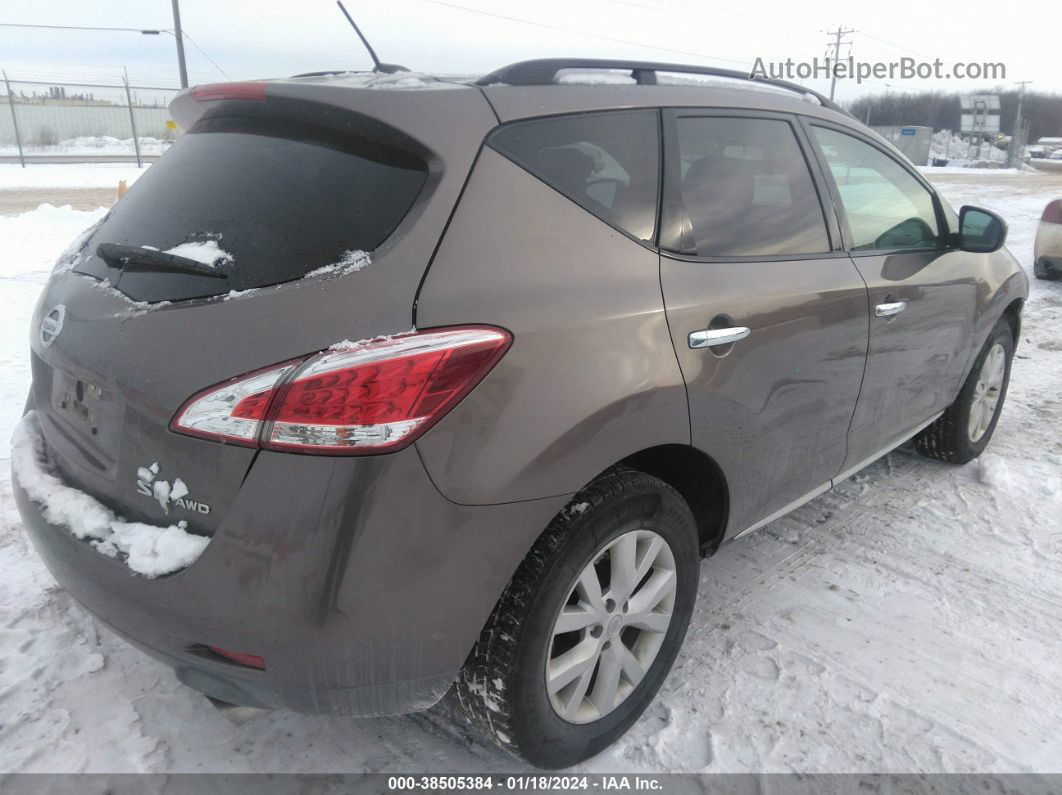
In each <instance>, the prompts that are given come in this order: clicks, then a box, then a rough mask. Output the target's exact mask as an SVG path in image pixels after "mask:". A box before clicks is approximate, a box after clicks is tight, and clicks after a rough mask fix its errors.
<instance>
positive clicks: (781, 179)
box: [668, 116, 830, 257]
mask: <svg viewBox="0 0 1062 795" xmlns="http://www.w3.org/2000/svg"><path fill="white" fill-rule="evenodd" d="M676 123H677V129H678V156H679V159H680V163H679V164H678V165H679V169H678V172H679V174H680V175H681V182H680V185H679V186H678V190H679V193H680V196H681V201H680V202H677V203H675V202H672V203H669V204H670V205H671V206H672V207H675V206H677V211H678V212H680V213H683V214H684V217H683V218H682V219H681V228H682V229H683V234H682V236H683V240H682V244H681V249H682V253H686V254H693V255H696V256H701V257H730V256H779V255H787V254H793V255H799V254H818V253H822V252H826V251H829V250H830V243H829V237H828V235H827V233H826V220H825V217H824V216H823V213H822V206H821V204H820V203H819V198H818V194H817V192H816V190H815V185H814V183H813V182H812V179H811V173H810V172H809V170H808V165H807V162H806V161H805V159H804V156H803V154H802V153H801V151H800V146H799V144H798V143H797V138H796V133H795V132H794V131H793V128H792V127H791V126H790V125H789V123H788V122H785V121H780V120H777V119H754V118H729V117H722V116H693V117H679V118H678V119H677V120H676ZM669 168H671V169H672V170H670V171H669V172H668V173H669V174H675V173H676V172H675V170H674V166H669ZM669 190H671V189H669Z"/></svg>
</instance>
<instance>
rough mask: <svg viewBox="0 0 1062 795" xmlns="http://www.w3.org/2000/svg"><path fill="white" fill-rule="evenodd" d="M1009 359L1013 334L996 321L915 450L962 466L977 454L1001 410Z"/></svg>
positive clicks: (983, 445)
mask: <svg viewBox="0 0 1062 795" xmlns="http://www.w3.org/2000/svg"><path fill="white" fill-rule="evenodd" d="M1013 357H1014V336H1013V333H1012V332H1011V330H1010V325H1009V324H1008V323H1007V322H1006V320H1000V321H999V323H998V324H996V327H995V328H994V329H993V330H992V333H991V334H990V335H989V337H988V340H987V342H985V345H984V347H983V348H982V349H981V352H980V353H979V354H978V356H977V359H976V360H975V361H974V365H973V368H971V370H970V375H969V376H967V378H966V383H964V384H963V387H962V390H961V391H960V392H959V396H958V397H957V398H956V399H955V402H954V403H952V404H951V405H950V406H949V407H948V409H947V410H946V411H945V412H944V414H942V415H941V417H940V418H939V419H938V420H937V421H936V422H934V423H933V424H932V425H930V426H929V427H928V428H926V429H925V430H924V431H922V432H921V433H920V434H919V435H918V436H916V437H915V447H916V448H917V449H918V451H919V452H921V453H922V454H923V455H926V456H928V457H930V458H935V459H937V460H938V461H946V462H948V463H951V464H965V463H967V462H968V461H972V460H973V459H974V458H976V457H977V456H979V455H981V453H982V452H984V449H985V448H986V447H987V446H988V442H989V440H990V439H991V438H992V433H993V432H994V431H995V429H996V423H997V422H998V421H999V414H1000V411H1002V409H1003V401H1004V400H1005V399H1006V396H1007V386H1008V385H1009V383H1010V363H1011V360H1012V359H1013Z"/></svg>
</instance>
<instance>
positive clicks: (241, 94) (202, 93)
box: [192, 83, 266, 102]
mask: <svg viewBox="0 0 1062 795" xmlns="http://www.w3.org/2000/svg"><path fill="white" fill-rule="evenodd" d="M265 91H266V84H265V83H206V84H204V85H201V86H196V87H195V88H193V89H192V97H193V98H195V99H197V100H198V101H200V102H211V101H213V100H217V99H247V100H251V101H254V102H264V101H265V98H266V97H265Z"/></svg>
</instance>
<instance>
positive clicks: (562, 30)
mask: <svg viewBox="0 0 1062 795" xmlns="http://www.w3.org/2000/svg"><path fill="white" fill-rule="evenodd" d="M421 2H422V3H430V4H432V5H437V6H444V7H446V8H455V9H457V10H459V11H467V12H468V13H470V14H480V15H482V16H485V17H494V18H495V19H504V20H506V21H508V22H518V23H520V24H521V25H532V26H534V27H536V28H544V29H546V30H553V31H558V32H560V33H571V34H573V35H575V36H585V37H586V38H590V39H601V40H602V41H610V42H612V43H614V44H627V45H630V46H633V47H644V48H645V49H649V50H659V51H660V52H671V53H675V54H676V55H691V56H693V57H694V58H707V59H708V60H711V61H725V62H727V63H735V64H739V65H740V66H744V67H748V66H749V64H748V62H747V61H738V60H736V59H734V58H719V57H718V56H715V55H707V54H705V53H703V52H692V51H690V50H677V49H674V48H672V47H659V46H657V45H655V44H643V43H642V42H640V41H631V40H630V39H617V38H613V37H612V36H602V35H601V34H598V33H586V32H585V31H581V30H572V29H571V28H562V27H560V26H558V25H550V24H547V23H545V22H535V21H533V20H530V19H521V18H520V17H510V16H507V15H505V14H495V13H494V12H492V11H483V10H482V9H479V8H468V7H467V6H461V5H457V4H456V3H447V2H444V0H421Z"/></svg>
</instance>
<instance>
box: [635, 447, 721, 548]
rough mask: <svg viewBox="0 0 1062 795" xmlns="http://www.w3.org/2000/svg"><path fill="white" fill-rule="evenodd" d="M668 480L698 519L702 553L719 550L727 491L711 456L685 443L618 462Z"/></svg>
mask: <svg viewBox="0 0 1062 795" xmlns="http://www.w3.org/2000/svg"><path fill="white" fill-rule="evenodd" d="M617 465H618V466H628V467H632V468H634V469H638V470H640V471H642V472H645V473H646V474H649V475H652V476H653V477H657V478H660V480H662V481H664V482H665V483H667V484H668V485H669V486H671V487H672V488H673V489H675V491H677V492H678V493H679V494H680V495H681V496H682V499H684V500H685V501H686V504H687V505H689V507H690V511H692V512H693V518H694V520H695V521H696V522H697V533H698V536H699V538H700V547H701V554H702V555H705V556H708V555H711V554H712V553H713V552H715V550H716V549H718V547H719V544H720V543H721V542H722V540H723V536H724V535H725V534H726V526H727V519H728V518H729V513H730V490H729V487H728V485H727V481H726V476H725V475H724V474H723V470H722V468H721V467H720V466H719V464H717V463H716V462H715V460H714V459H712V458H711V456H709V455H707V454H706V453H704V452H702V451H701V450H698V449H697V448H696V447H693V446H691V445H686V444H662V445H657V446H655V447H649V448H646V449H644V450H640V451H639V452H637V453H634V454H633V455H630V456H627V457H626V458H624V459H623V460H622V461H619V462H617Z"/></svg>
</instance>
